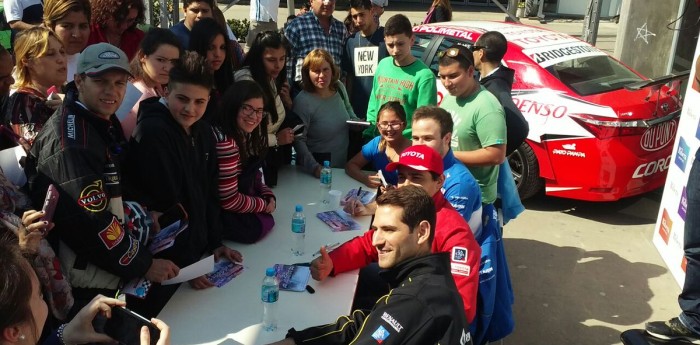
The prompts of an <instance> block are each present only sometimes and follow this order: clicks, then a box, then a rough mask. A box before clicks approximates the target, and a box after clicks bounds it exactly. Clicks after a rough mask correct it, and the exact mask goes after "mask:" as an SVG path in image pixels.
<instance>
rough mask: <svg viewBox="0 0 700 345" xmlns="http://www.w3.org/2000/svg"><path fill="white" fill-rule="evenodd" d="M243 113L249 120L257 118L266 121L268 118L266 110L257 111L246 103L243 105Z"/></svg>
mask: <svg viewBox="0 0 700 345" xmlns="http://www.w3.org/2000/svg"><path fill="white" fill-rule="evenodd" d="M241 112H242V113H243V115H245V116H246V117H247V118H249V119H254V118H256V117H259V118H262V119H264V118H266V117H267V112H266V111H265V109H263V108H260V109H255V108H253V107H251V106H250V105H248V104H245V103H244V104H242V105H241Z"/></svg>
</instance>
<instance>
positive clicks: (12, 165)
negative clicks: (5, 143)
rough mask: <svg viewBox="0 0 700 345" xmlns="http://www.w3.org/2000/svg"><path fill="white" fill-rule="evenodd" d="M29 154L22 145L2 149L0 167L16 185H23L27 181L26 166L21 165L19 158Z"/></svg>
mask: <svg viewBox="0 0 700 345" xmlns="http://www.w3.org/2000/svg"><path fill="white" fill-rule="evenodd" d="M26 155H27V153H26V152H24V149H23V148H22V146H15V147H13V148H9V149H5V150H2V151H0V168H2V172H3V174H5V177H7V179H8V180H9V181H10V182H12V184H14V185H15V186H18V187H22V186H24V184H25V183H27V176H26V175H24V168H22V166H21V165H19V160H20V158H22V157H25V156H26Z"/></svg>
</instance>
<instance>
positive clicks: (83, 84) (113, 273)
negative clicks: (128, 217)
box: [25, 43, 179, 311]
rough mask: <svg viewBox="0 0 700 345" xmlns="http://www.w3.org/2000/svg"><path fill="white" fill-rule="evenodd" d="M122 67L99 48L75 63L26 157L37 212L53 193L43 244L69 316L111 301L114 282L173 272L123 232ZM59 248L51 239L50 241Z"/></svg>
mask: <svg viewBox="0 0 700 345" xmlns="http://www.w3.org/2000/svg"><path fill="white" fill-rule="evenodd" d="M129 75H130V72H129V62H128V60H127V58H126V54H124V52H122V51H121V50H120V49H119V48H117V47H114V46H112V45H109V44H107V43H99V44H95V45H91V46H89V47H87V48H86V49H85V51H83V52H82V53H81V54H80V57H78V67H77V73H76V75H75V81H74V82H72V83H70V84H68V92H67V93H66V97H65V100H64V102H63V104H62V105H61V106H60V107H59V108H58V109H57V110H56V112H55V113H54V114H53V116H51V118H49V120H48V122H47V123H46V124H45V126H44V128H43V129H42V130H41V132H40V133H39V135H38V136H37V138H36V141H35V143H34V145H33V146H32V149H31V152H30V154H29V157H27V166H26V169H25V170H26V173H27V177H28V180H29V188H30V193H31V197H32V202H33V204H34V207H36V208H37V209H41V207H42V204H43V202H44V196H45V194H46V190H47V188H48V186H49V184H53V185H54V186H55V187H56V188H57V189H58V191H59V195H60V197H59V199H58V204H57V207H56V211H55V215H54V218H53V222H54V223H55V224H56V227H55V229H54V230H53V232H52V233H51V236H50V238H49V239H50V241H54V240H60V244H59V249H60V250H59V251H58V257H59V259H60V261H61V265H62V267H63V269H64V272H65V273H66V275H67V277H68V281H69V283H70V284H71V286H72V287H73V295H74V297H75V304H74V306H73V310H74V311H77V310H80V308H82V306H83V305H85V304H86V303H87V302H89V301H90V300H92V298H93V297H94V296H95V295H97V294H98V293H101V294H104V295H111V296H113V295H114V293H115V292H116V289H117V288H118V285H119V282H120V281H121V280H125V281H128V280H130V279H132V278H140V277H144V276H145V277H146V278H147V279H148V280H150V281H153V282H160V281H163V280H166V279H169V278H172V277H174V276H176V275H177V274H178V270H179V269H178V267H177V266H176V265H175V264H174V263H173V262H172V261H170V260H162V259H153V258H152V257H151V254H150V253H149V251H148V249H147V248H146V246H145V245H143V243H142V242H140V241H139V239H137V238H136V237H135V236H134V235H133V234H132V233H131V231H129V230H128V229H126V228H125V227H124V224H125V216H124V206H123V204H122V200H121V189H122V188H121V185H122V184H123V182H124V181H122V174H121V163H122V161H123V158H124V156H125V153H126V139H125V138H124V135H123V132H122V128H121V125H120V124H119V120H118V119H117V117H116V116H115V115H114V112H115V111H116V110H117V108H119V105H120V104H121V102H122V99H123V98H124V93H125V91H126V83H127V78H128V77H129ZM55 242H59V241H54V243H55Z"/></svg>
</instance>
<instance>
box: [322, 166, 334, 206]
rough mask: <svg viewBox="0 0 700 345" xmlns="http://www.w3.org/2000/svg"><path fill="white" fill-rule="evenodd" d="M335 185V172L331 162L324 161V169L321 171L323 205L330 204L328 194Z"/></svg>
mask: <svg viewBox="0 0 700 345" xmlns="http://www.w3.org/2000/svg"><path fill="white" fill-rule="evenodd" d="M332 183H333V170H331V162H329V161H323V168H322V169H321V204H323V205H328V204H330V200H329V196H328V192H330V190H331V185H332Z"/></svg>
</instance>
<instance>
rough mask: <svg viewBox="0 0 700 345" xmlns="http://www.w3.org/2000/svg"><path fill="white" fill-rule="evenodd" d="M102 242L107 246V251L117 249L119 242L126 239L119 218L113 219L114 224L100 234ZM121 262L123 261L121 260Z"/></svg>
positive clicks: (110, 224)
mask: <svg viewBox="0 0 700 345" xmlns="http://www.w3.org/2000/svg"><path fill="white" fill-rule="evenodd" d="M98 235H99V236H100V240H102V243H104V244H105V247H107V249H109V250H112V248H114V247H116V246H117V244H119V242H121V241H122V239H123V238H124V230H123V229H122V226H121V225H120V224H119V221H118V220H117V217H112V222H111V223H109V225H107V227H106V228H104V229H103V230H102V231H100V232H99V233H98ZM120 261H121V260H120Z"/></svg>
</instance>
